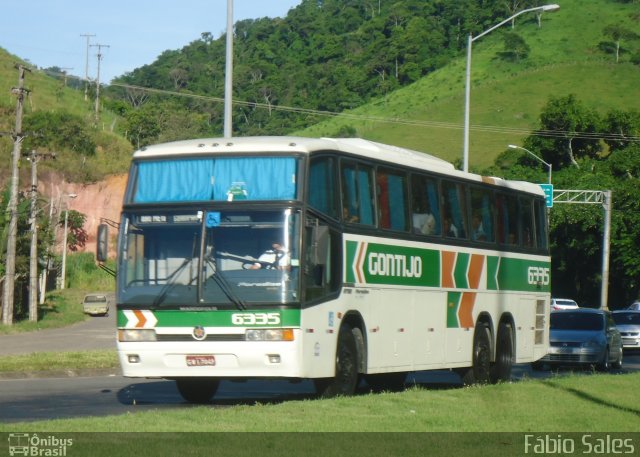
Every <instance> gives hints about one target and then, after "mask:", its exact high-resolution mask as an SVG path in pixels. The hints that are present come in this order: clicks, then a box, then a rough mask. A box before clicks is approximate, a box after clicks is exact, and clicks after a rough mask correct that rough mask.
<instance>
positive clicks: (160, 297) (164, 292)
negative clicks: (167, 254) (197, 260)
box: [151, 258, 197, 308]
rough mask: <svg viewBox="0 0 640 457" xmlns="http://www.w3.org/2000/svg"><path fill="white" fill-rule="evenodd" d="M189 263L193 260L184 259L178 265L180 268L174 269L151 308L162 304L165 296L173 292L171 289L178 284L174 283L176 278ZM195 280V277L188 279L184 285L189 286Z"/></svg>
mask: <svg viewBox="0 0 640 457" xmlns="http://www.w3.org/2000/svg"><path fill="white" fill-rule="evenodd" d="M191 262H193V258H191V259H184V261H183V262H182V263H181V264H180V266H179V267H178V268H176V270H175V271H174V272H173V273H171V274H170V275H169V276H168V277H167V278H166V281H167V282H166V283H165V284H164V286H162V289H161V290H160V293H159V294H158V296H157V297H156V298H155V300H153V303H152V304H151V306H152V307H154V308H155V307H156V306H158V305H159V304H160V303H162V302H163V301H164V299H165V298H167V295H168V294H169V292H170V291H171V290H173V288H174V287H175V286H176V285H177V284H178V283H177V282H176V281H175V280H176V278H177V277H178V276H179V275H180V272H182V270H184V269H185V268H186V267H187V266H188V265H189V264H190V263H191ZM196 278H197V276H195V277H193V278H190V279H189V282H188V283H187V284H186V285H190V284H191V283H192V282H193V280H194V279H196Z"/></svg>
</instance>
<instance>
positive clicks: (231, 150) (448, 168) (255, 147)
mask: <svg viewBox="0 0 640 457" xmlns="http://www.w3.org/2000/svg"><path fill="white" fill-rule="evenodd" d="M257 151H260V152H267V153H268V152H274V153H277V152H292V153H302V154H309V153H312V152H315V151H340V152H344V153H348V154H352V155H356V156H361V157H363V158H368V159H375V160H380V161H383V162H389V163H390V164H391V165H396V166H397V165H403V166H407V167H412V168H418V169H421V170H429V171H434V172H436V173H441V174H445V175H450V176H454V177H457V178H463V179H467V180H470V181H477V182H484V183H490V184H494V185H498V186H502V187H507V188H511V189H516V190H520V191H525V192H530V193H534V194H539V195H542V194H543V192H542V190H541V188H540V187H539V186H538V185H537V184H532V183H529V182H524V181H507V180H504V179H502V178H496V177H485V176H480V175H476V174H473V173H464V172H462V171H460V170H456V169H455V167H454V166H453V165H452V164H451V163H449V162H447V161H446V160H443V159H440V158H438V157H435V156H433V155H431V154H427V153H424V152H418V151H414V150H411V149H406V148H401V147H398V146H391V145H387V144H382V143H376V142H374V141H369V140H364V139H361V138H305V137H295V136H256V137H233V138H199V139H193V140H183V141H174V142H170V143H162V144H156V145H151V146H145V147H143V148H141V149H139V150H137V151H136V152H134V154H133V158H134V159H150V158H161V157H164V158H168V157H175V156H180V155H190V156H197V155H200V154H203V155H209V154H243V153H247V154H250V153H255V152H257Z"/></svg>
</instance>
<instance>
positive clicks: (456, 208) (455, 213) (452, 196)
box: [447, 186, 466, 238]
mask: <svg viewBox="0 0 640 457" xmlns="http://www.w3.org/2000/svg"><path fill="white" fill-rule="evenodd" d="M447 197H448V198H447V199H448V200H449V207H450V208H451V219H452V220H453V225H455V226H456V228H457V229H458V236H459V237H460V238H466V234H465V230H464V229H465V227H464V223H463V221H464V219H463V216H462V209H461V208H460V201H459V200H458V189H457V187H456V186H451V187H448V188H447Z"/></svg>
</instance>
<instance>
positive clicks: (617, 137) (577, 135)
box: [49, 72, 640, 143]
mask: <svg viewBox="0 0 640 457" xmlns="http://www.w3.org/2000/svg"><path fill="white" fill-rule="evenodd" d="M49 74H54V75H56V74H57V73H54V72H49ZM110 85H111V86H115V87H122V88H124V89H133V90H139V91H144V92H148V93H151V94H159V95H167V96H175V97H184V98H191V99H194V100H203V101H209V102H215V103H224V98H221V97H214V96H210V95H199V94H187V93H184V92H175V91H170V90H166V89H155V88H152V87H143V86H135V85H132V84H123V83H118V82H112V83H111V84H110ZM233 105H235V106H244V107H249V108H260V109H267V110H269V109H270V110H275V111H284V112H290V113H297V114H308V115H312V116H321V117H336V118H338V117H339V118H343V119H352V120H354V121H369V122H380V123H386V124H399V125H409V126H415V127H428V128H438V129H452V130H462V129H463V125H462V124H459V123H454V122H443V121H428V120H419V119H403V118H398V117H394V118H389V117H382V116H373V115H370V114H357V113H346V112H336V111H328V110H316V109H312V108H300V107H294V106H286V105H269V104H267V103H260V102H249V101H243V100H237V99H236V100H233ZM471 130H474V131H476V132H487V133H502V134H514V135H534V136H541V137H548V138H569V137H570V138H574V139H585V140H597V139H603V140H612V141H624V142H628V143H639V142H640V136H637V135H622V134H619V133H609V132H576V131H568V130H544V129H533V130H532V129H530V128H525V127H501V126H495V125H477V124H476V125H472V126H471Z"/></svg>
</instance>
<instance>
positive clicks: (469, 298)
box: [458, 292, 476, 328]
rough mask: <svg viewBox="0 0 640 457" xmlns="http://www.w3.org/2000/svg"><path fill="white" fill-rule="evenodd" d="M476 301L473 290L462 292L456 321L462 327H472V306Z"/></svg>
mask: <svg viewBox="0 0 640 457" xmlns="http://www.w3.org/2000/svg"><path fill="white" fill-rule="evenodd" d="M475 303H476V293H475V292H464V293H463V294H462V299H461V300H460V308H459V309H458V322H460V327H462V328H473V315H472V313H473V306H474V305H475Z"/></svg>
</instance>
